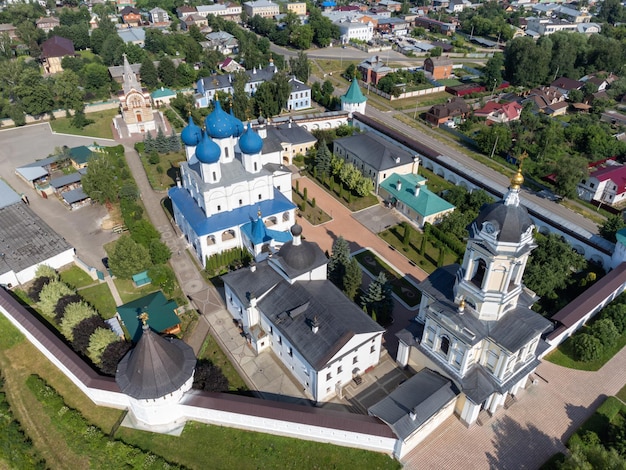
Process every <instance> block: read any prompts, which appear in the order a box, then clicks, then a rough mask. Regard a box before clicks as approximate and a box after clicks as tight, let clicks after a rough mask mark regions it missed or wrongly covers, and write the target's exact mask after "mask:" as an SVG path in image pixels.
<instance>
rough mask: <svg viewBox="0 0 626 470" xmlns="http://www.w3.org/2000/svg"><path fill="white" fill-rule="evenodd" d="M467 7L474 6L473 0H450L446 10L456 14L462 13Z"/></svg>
mask: <svg viewBox="0 0 626 470" xmlns="http://www.w3.org/2000/svg"><path fill="white" fill-rule="evenodd" d="M466 8H472V2H470V1H469V0H450V3H448V7H447V8H446V11H447V12H448V13H453V14H456V13H461V12H462V11H463V10H465V9H466Z"/></svg>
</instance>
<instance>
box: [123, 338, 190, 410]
mask: <svg viewBox="0 0 626 470" xmlns="http://www.w3.org/2000/svg"><path fill="white" fill-rule="evenodd" d="M195 367H196V356H195V355H194V353H193V349H191V346H189V345H187V344H185V343H184V342H183V341H181V340H179V339H170V338H168V339H166V338H163V337H161V336H159V335H158V334H156V333H155V332H154V331H152V330H151V329H150V328H148V327H145V328H144V330H143V334H142V335H141V338H140V339H139V342H138V343H137V346H135V348H133V349H131V350H130V351H129V352H128V353H127V354H126V355H125V356H124V358H123V359H122V360H121V361H120V363H119V364H118V366H117V372H116V373H115V381H116V382H117V384H118V385H119V387H120V390H121V391H122V392H123V393H125V394H126V395H129V396H131V397H133V398H136V399H138V400H147V399H153V398H160V397H163V396H165V395H167V394H168V393H172V392H174V391H176V390H178V389H179V388H180V387H182V385H183V384H184V383H185V382H187V380H189V378H190V377H191V376H192V375H193V371H194V368H195Z"/></svg>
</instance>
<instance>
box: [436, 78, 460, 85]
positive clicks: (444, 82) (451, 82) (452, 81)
mask: <svg viewBox="0 0 626 470" xmlns="http://www.w3.org/2000/svg"><path fill="white" fill-rule="evenodd" d="M437 81H438V82H439V83H441V84H442V85H444V86H456V85H460V84H461V81H459V80H457V79H456V78H443V79H441V80H437Z"/></svg>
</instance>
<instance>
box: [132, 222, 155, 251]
mask: <svg viewBox="0 0 626 470" xmlns="http://www.w3.org/2000/svg"><path fill="white" fill-rule="evenodd" d="M131 237H132V239H133V240H134V241H136V242H137V243H139V244H140V245H143V246H145V247H146V248H148V249H149V248H150V244H151V243H152V240H159V239H160V238H161V234H160V233H159V232H158V230H157V229H156V228H154V225H152V224H151V223H150V222H148V221H147V220H146V219H140V220H138V221H137V222H135V223H134V224H133V227H132V233H131Z"/></svg>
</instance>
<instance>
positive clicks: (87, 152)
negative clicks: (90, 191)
mask: <svg viewBox="0 0 626 470" xmlns="http://www.w3.org/2000/svg"><path fill="white" fill-rule="evenodd" d="M68 152H69V155H70V160H71V161H72V166H73V167H74V168H76V169H77V170H80V169H81V168H85V167H86V166H87V162H88V161H89V159H90V158H92V157H93V152H92V151H91V149H90V148H89V147H87V146H86V145H81V146H79V147H73V148H71V149H69V151H68Z"/></svg>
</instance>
